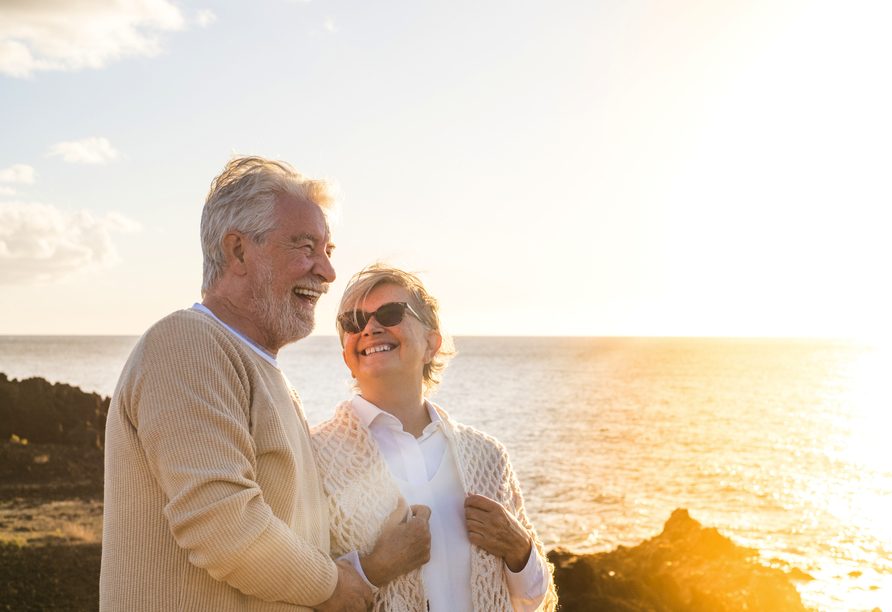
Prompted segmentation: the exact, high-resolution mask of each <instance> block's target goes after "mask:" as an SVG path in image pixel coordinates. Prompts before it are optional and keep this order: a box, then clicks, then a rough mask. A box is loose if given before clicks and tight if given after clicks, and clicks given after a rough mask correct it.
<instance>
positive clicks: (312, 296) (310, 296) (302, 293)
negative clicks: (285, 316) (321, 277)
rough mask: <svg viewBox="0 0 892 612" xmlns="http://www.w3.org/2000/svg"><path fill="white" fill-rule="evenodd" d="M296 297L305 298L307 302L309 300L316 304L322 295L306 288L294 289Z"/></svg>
mask: <svg viewBox="0 0 892 612" xmlns="http://www.w3.org/2000/svg"><path fill="white" fill-rule="evenodd" d="M294 295H296V296H297V297H299V298H303V299H305V300H309V301H310V302H312V303H314V304H315V303H316V300H318V299H319V297H320V296H321V295H322V293H320V292H319V291H315V290H313V289H305V288H304V287H296V288H295V289H294Z"/></svg>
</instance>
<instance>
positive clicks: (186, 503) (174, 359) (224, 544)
mask: <svg viewBox="0 0 892 612" xmlns="http://www.w3.org/2000/svg"><path fill="white" fill-rule="evenodd" d="M170 327H174V329H167V330H156V333H155V334H153V336H152V337H149V338H147V342H146V346H145V347H144V354H143V355H142V359H143V362H142V364H141V368H140V375H139V380H137V381H136V384H135V385H134V386H133V391H132V393H131V395H132V397H131V398H130V410H131V411H132V413H131V415H130V416H131V420H132V422H133V423H134V425H135V426H136V427H137V432H138V436H139V438H140V441H141V442H142V445H143V448H144V451H145V454H146V458H147V459H148V462H149V464H150V466H151V469H152V472H153V475H154V477H155V479H156V481H157V482H158V484H159V486H160V487H161V488H162V489H163V490H164V493H165V494H166V496H167V499H168V500H169V501H168V503H167V505H166V506H165V507H164V509H163V512H164V515H165V517H166V518H167V519H168V521H169V523H170V529H171V533H172V534H173V537H174V539H175V540H176V542H177V544H178V545H179V546H180V547H181V548H183V549H184V550H186V552H187V553H188V558H189V561H190V562H191V563H193V564H194V565H196V566H198V567H202V568H204V569H206V570H207V571H208V573H209V574H210V575H211V576H212V577H214V578H215V579H217V580H221V581H224V582H226V583H228V584H230V585H231V586H233V587H235V588H237V589H239V590H240V591H242V592H244V593H246V594H248V595H253V596H255V597H259V598H261V599H264V600H268V601H286V602H290V603H294V604H299V605H304V606H313V605H316V604H319V603H320V602H324V601H326V600H327V599H329V598H330V597H331V596H332V594H333V593H335V592H336V586H337V584H338V570H337V568H336V566H335V565H334V563H333V562H332V561H331V559H330V558H329V556H328V554H327V552H328V551H323V550H320V549H319V548H317V547H315V546H313V545H311V544H310V543H309V542H307V541H306V540H304V539H303V538H300V537H298V536H297V535H296V534H295V533H294V532H292V531H291V529H290V528H289V527H288V525H286V524H285V523H284V522H283V521H282V520H280V519H279V518H277V517H276V516H275V515H274V514H273V511H272V509H271V508H270V506H269V505H268V504H267V503H266V502H265V501H264V498H263V492H262V491H261V490H260V487H259V485H258V484H257V477H256V465H257V458H256V456H255V451H256V449H255V444H254V440H253V438H252V436H251V433H250V430H249V418H248V413H249V412H248V406H249V405H250V402H251V400H252V398H251V392H250V391H251V390H250V389H249V388H248V387H247V384H246V381H247V378H246V373H245V369H244V364H241V363H239V362H238V357H237V352H236V351H235V349H234V348H232V347H231V346H225V345H224V344H225V343H220V342H218V341H217V340H215V339H214V337H213V335H212V334H211V333H198V334H195V337H192V336H191V335H189V334H190V333H194V332H195V330H194V328H193V326H191V325H188V326H183V327H185V329H177V327H180V326H174V325H170ZM200 331H203V330H200ZM184 334H185V335H186V337H185V338H184V337H183V335H184ZM171 345H173V347H171ZM307 443H308V444H309V440H308V441H307ZM298 486H301V483H298ZM159 510H160V509H159Z"/></svg>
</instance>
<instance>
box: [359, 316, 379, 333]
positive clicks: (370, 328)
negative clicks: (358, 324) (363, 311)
mask: <svg viewBox="0 0 892 612" xmlns="http://www.w3.org/2000/svg"><path fill="white" fill-rule="evenodd" d="M383 330H384V327H383V326H382V325H381V324H380V323H378V318H377V317H376V316H375V315H372V316H371V317H370V318H369V322H368V323H366V324H365V329H363V330H362V333H363V334H364V335H366V336H371V335H374V334H380V333H381V332H382V331H383Z"/></svg>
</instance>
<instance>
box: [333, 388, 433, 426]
mask: <svg viewBox="0 0 892 612" xmlns="http://www.w3.org/2000/svg"><path fill="white" fill-rule="evenodd" d="M351 403H352V406H353V411H354V412H355V413H356V416H358V417H359V420H360V422H362V424H363V425H365V426H366V427H369V428H371V426H372V422H373V421H375V420H376V419H378V417H381V419H380V420H379V422H382V421H383V422H389V423H396V425H397V427H398V428H399V429H401V430H402V428H403V426H402V424H401V423H400V422H399V419H397V418H396V417H395V416H393V415H392V414H390V413H389V412H385V411H383V410H381V409H380V408H378V407H377V406H375V405H374V404H373V403H372V402H370V401H368V400H367V399H365V398H364V397H362V396H361V395H354V396H353V401H352V402H351ZM424 406H425V407H426V408H427V413H428V415H430V418H431V424H430V425H428V426H427V427H425V429H427V428H428V427H431V426H435V427H439V423H440V422H441V421H442V420H443V419H442V418H441V417H440V413H439V412H437V409H436V408H434V405H433V404H431V403H430V402H429V401H427V400H424Z"/></svg>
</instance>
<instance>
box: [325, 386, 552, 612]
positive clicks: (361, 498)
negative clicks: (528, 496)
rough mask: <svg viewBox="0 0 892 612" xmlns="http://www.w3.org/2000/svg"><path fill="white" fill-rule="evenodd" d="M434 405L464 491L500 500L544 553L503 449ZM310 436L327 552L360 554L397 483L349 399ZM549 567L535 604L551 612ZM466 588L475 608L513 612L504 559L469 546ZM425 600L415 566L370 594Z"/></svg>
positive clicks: (389, 607) (391, 611) (379, 605)
mask: <svg viewBox="0 0 892 612" xmlns="http://www.w3.org/2000/svg"><path fill="white" fill-rule="evenodd" d="M435 408H436V410H437V412H439V414H440V416H441V417H442V418H443V425H444V429H443V431H444V433H445V434H446V437H447V439H448V441H449V450H450V451H451V452H452V453H453V455H454V457H455V463H456V466H457V468H458V471H459V474H460V477H461V481H462V485H463V486H464V488H465V490H466V491H467V492H468V493H469V494H479V495H485V496H486V497H489V498H491V499H494V500H496V501H498V502H499V503H501V504H502V505H504V506H505V507H506V508H507V509H508V510H509V511H510V512H511V513H512V514H513V515H514V516H515V517H517V519H518V520H519V521H520V523H521V524H522V525H523V526H524V527H525V528H526V529H527V530H529V531H530V533H532V534H533V538H534V541H535V546H536V548H537V550H538V551H539V554H540V555H542V557H543V558H545V550H544V548H543V546H542V542H540V541H539V538H538V536H536V533H535V530H534V529H533V526H532V525H531V524H530V522H529V520H528V519H527V516H526V513H525V512H524V509H523V496H522V494H521V491H520V485H519V484H518V482H517V478H516V477H515V475H514V470H513V469H512V468H511V464H510V463H509V461H508V453H507V452H506V451H505V449H504V447H502V445H501V444H499V443H498V441H496V440H495V439H494V438H492V437H490V436H487V435H486V434H484V433H482V432H480V431H477V430H476V429H474V428H473V427H468V426H466V425H462V424H460V423H457V422H455V421H454V420H452V419H451V418H450V417H449V415H447V414H446V412H445V411H443V410H442V409H441V408H439V407H438V406H435ZM312 437H313V444H314V446H315V447H316V451H317V462H318V466H319V472H320V475H321V477H322V484H323V489H324V490H325V494H326V496H327V497H328V504H329V518H330V521H331V523H330V524H331V553H332V555H333V556H335V557H337V556H340V555H343V554H346V553H348V552H350V551H352V550H357V551H359V555H360V556H365V555H368V554H369V553H371V551H372V549H373V548H374V546H375V542H376V541H377V539H378V536H379V535H380V534H381V531H382V530H383V528H384V525H385V523H386V522H387V519H388V517H389V516H390V514H391V513H392V512H393V511H394V510H395V509H396V507H397V503H398V501H399V498H400V489H399V485H398V484H397V482H396V480H395V478H394V476H393V475H392V474H391V473H390V470H389V469H388V467H387V463H386V462H385V460H384V455H383V454H382V453H381V451H380V449H379V448H378V443H377V442H375V440H374V438H372V435H371V433H370V432H369V430H368V428H367V427H366V426H365V425H363V423H362V422H361V421H360V419H359V417H358V416H357V415H356V413H355V412H354V411H353V409H352V406H351V403H350V401H346V402H343V403H342V404H340V405H339V406H338V407H337V408H336V409H335V414H334V416H333V417H332V418H331V419H329V420H328V421H326V422H324V423H321V424H320V425H317V426H316V427H314V428H313V429H312ZM546 563H547V562H546ZM547 566H548V573H549V584H548V591H547V593H546V596H545V600H544V601H543V602H542V605H541V606H540V607H539V610H540V611H543V612H553V611H554V609H555V606H556V604H557V596H556V594H555V589H554V580H553V578H552V575H553V572H554V567H553V566H552V565H551V564H550V563H547ZM470 588H471V599H472V601H473V602H474V610H475V611H476V612H490V611H491V612H512V610H513V608H512V607H511V599H510V596H509V593H508V584H507V580H506V578H505V570H504V561H503V560H502V559H501V558H500V557H496V556H494V555H492V554H490V553H488V552H486V551H485V550H483V549H482V548H480V547H478V546H474V545H471V584H470ZM426 602H427V597H426V595H425V589H424V582H423V581H422V572H421V569H420V568H419V569H416V570H414V571H412V572H410V573H408V574H404V575H403V576H399V577H398V578H396V579H394V580H393V581H391V582H389V583H387V584H386V585H384V586H383V587H382V588H381V589H380V590H379V591H378V592H377V593H376V594H375V599H374V602H373V605H372V610H373V611H374V612H421V611H425V610H426V609H427V607H426Z"/></svg>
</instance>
